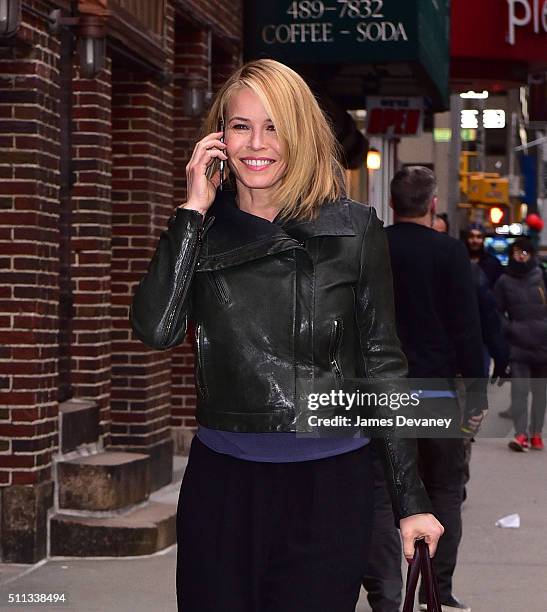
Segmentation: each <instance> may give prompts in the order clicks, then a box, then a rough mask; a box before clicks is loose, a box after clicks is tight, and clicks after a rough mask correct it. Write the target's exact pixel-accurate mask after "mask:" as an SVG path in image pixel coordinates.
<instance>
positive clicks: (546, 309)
mask: <svg viewBox="0 0 547 612" xmlns="http://www.w3.org/2000/svg"><path fill="white" fill-rule="evenodd" d="M494 293H495V295H496V300H497V303H498V308H499V310H500V312H501V313H502V314H503V315H504V329H505V333H506V337H507V340H508V342H509V344H510V347H511V349H510V356H509V359H510V370H511V409H510V410H511V417H512V419H513V424H514V427H515V437H514V438H513V440H511V441H510V442H509V448H510V449H511V450H514V451H517V452H522V451H526V450H528V448H530V447H531V448H533V449H535V450H543V448H544V443H543V439H542V431H543V425H544V422H545V407H546V402H547V381H546V379H547V299H546V289H545V284H544V282H543V274H542V271H541V270H540V268H539V266H538V262H537V259H536V250H535V247H534V245H533V243H532V241H531V240H530V239H528V238H524V237H523V238H517V239H516V240H515V242H513V244H512V245H511V247H510V249H509V265H508V268H507V272H506V273H504V274H503V275H502V276H501V277H500V278H499V280H498V282H497V283H496V286H495V289H494ZM530 391H531V392H532V407H531V418H530V420H528V395H529V393H530Z"/></svg>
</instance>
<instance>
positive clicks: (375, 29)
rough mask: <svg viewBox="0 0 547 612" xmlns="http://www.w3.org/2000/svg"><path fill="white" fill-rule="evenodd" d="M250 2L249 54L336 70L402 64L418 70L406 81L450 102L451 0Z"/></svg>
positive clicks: (247, 12)
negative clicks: (416, 81)
mask: <svg viewBox="0 0 547 612" xmlns="http://www.w3.org/2000/svg"><path fill="white" fill-rule="evenodd" d="M244 7H245V14H244V29H243V31H244V37H245V38H244V44H245V48H244V55H245V58H246V59H253V58H259V57H270V58H273V59H277V60H279V61H281V62H283V63H286V64H288V65H290V66H297V65H302V64H314V65H318V64H324V65H330V66H332V65H336V67H337V68H336V69H338V67H339V66H352V67H353V68H355V66H356V65H358V66H359V65H361V66H366V65H369V66H371V65H373V66H377V65H378V64H393V63H396V64H400V65H402V66H406V67H407V68H410V70H407V74H406V78H408V73H409V72H410V74H412V75H414V74H415V75H417V76H418V77H419V78H420V79H421V80H422V81H423V90H424V94H426V93H427V94H431V93H432V94H434V95H435V96H436V98H437V100H439V99H446V96H447V93H448V23H449V21H448V8H447V1H446V0H435V1H434V2H432V0H405V1H404V2H401V1H400V0H291V1H288V0H285V1H282V0H280V1H276V2H274V1H265V2H258V1H257V0H245V4H244ZM428 90H430V91H428ZM415 91H416V88H414V92H415ZM418 91H419V90H418ZM401 93H404V90H402V91H401ZM414 95H415V94H414Z"/></svg>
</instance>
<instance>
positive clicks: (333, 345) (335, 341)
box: [329, 319, 344, 383]
mask: <svg viewBox="0 0 547 612" xmlns="http://www.w3.org/2000/svg"><path fill="white" fill-rule="evenodd" d="M343 331H344V325H343V323H342V321H341V320H340V319H334V321H333V322H332V330H331V335H330V346H329V362H330V366H331V369H332V371H333V373H334V377H335V378H336V381H337V382H338V383H341V382H342V380H343V377H342V370H341V369H340V364H339V362H338V352H339V349H340V343H341V342H342V333H343Z"/></svg>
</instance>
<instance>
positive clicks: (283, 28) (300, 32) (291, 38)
mask: <svg viewBox="0 0 547 612" xmlns="http://www.w3.org/2000/svg"><path fill="white" fill-rule="evenodd" d="M262 40H263V41H264V42H265V43H266V44H268V45H273V44H275V43H280V44H282V45H284V44H287V43H291V44H294V43H306V42H311V43H329V42H333V41H334V39H333V37H332V23H328V22H325V23H317V22H315V23H289V24H286V23H281V24H279V25H273V24H270V25H267V26H264V27H263V28H262Z"/></svg>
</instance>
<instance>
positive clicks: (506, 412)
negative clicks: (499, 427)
mask: <svg viewBox="0 0 547 612" xmlns="http://www.w3.org/2000/svg"><path fill="white" fill-rule="evenodd" d="M498 416H499V417H500V418H502V419H512V418H513V417H512V416H511V409H510V408H508V409H507V410H502V411H501V412H499V413H498Z"/></svg>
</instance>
